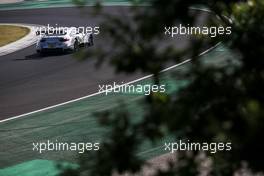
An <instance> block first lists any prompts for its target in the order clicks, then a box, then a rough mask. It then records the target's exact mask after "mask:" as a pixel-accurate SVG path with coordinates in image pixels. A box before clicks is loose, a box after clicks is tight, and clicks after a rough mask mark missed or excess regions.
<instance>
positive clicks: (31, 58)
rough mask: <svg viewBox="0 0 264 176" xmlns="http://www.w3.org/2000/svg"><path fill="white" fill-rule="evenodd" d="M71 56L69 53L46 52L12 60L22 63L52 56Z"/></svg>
mask: <svg viewBox="0 0 264 176" xmlns="http://www.w3.org/2000/svg"><path fill="white" fill-rule="evenodd" d="M69 54H72V53H70V52H65V53H60V52H48V53H43V54H39V53H34V54H31V55H27V56H25V58H22V59H14V60H15V61H24V60H41V59H45V58H48V57H53V56H65V55H69Z"/></svg>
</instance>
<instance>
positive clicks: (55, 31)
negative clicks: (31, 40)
mask: <svg viewBox="0 0 264 176" xmlns="http://www.w3.org/2000/svg"><path fill="white" fill-rule="evenodd" d="M52 34H54V35H56V34H60V35H65V34H66V32H65V30H49V31H48V30H46V29H39V30H37V31H36V35H52Z"/></svg>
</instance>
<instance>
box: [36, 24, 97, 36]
mask: <svg viewBox="0 0 264 176" xmlns="http://www.w3.org/2000/svg"><path fill="white" fill-rule="evenodd" d="M70 28H72V29H73V31H72V35H75V34H80V33H82V34H93V35H98V34H100V27H99V26H77V27H76V26H74V27H73V26H71V27H67V26H60V25H58V24H55V25H54V26H52V25H50V24H47V25H45V26H39V27H35V28H34V30H35V31H37V32H38V34H48V35H56V34H57V35H60V34H63V33H66V32H67V31H68V30H69V29H70Z"/></svg>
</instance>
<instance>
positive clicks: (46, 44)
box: [36, 27, 93, 53]
mask: <svg viewBox="0 0 264 176" xmlns="http://www.w3.org/2000/svg"><path fill="white" fill-rule="evenodd" d="M36 35H39V36H40V37H39V40H38V41H37V44H36V50H37V52H38V53H45V52H49V51H62V52H66V51H77V50H79V48H80V47H81V46H92V45H93V35H92V34H85V33H84V32H80V31H78V30H77V28H75V27H71V28H67V29H66V30H65V29H64V30H55V31H54V30H53V31H37V32H36Z"/></svg>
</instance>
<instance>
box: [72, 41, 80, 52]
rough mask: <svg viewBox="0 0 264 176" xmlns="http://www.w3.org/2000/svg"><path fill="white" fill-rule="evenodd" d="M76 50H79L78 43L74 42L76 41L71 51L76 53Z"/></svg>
mask: <svg viewBox="0 0 264 176" xmlns="http://www.w3.org/2000/svg"><path fill="white" fill-rule="evenodd" d="M78 50H79V42H78V41H77V40H76V41H75V42H74V47H73V51H74V52H76V51H78Z"/></svg>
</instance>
